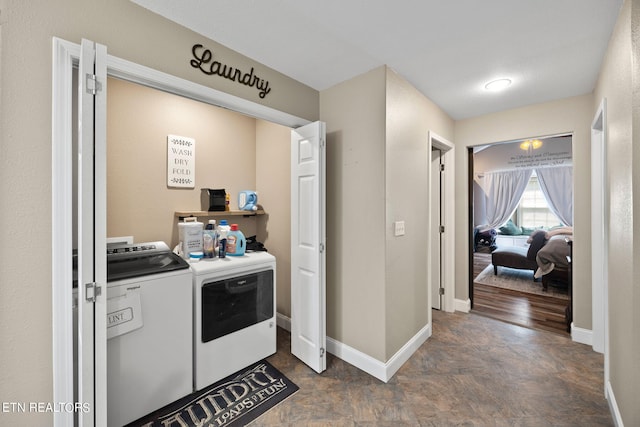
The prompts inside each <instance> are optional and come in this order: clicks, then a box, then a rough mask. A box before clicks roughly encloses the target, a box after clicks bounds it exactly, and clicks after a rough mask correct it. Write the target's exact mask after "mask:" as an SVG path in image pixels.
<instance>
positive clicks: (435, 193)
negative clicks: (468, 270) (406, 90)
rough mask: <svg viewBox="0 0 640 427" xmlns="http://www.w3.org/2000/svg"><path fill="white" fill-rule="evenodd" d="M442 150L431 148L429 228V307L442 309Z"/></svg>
mask: <svg viewBox="0 0 640 427" xmlns="http://www.w3.org/2000/svg"><path fill="white" fill-rule="evenodd" d="M442 165H443V163H442V151H441V150H439V149H437V148H431V187H430V190H431V191H430V193H431V209H430V211H429V212H430V220H429V229H430V230H431V236H432V238H431V240H430V244H431V249H430V254H431V255H430V257H431V259H430V261H431V262H430V263H429V274H430V275H431V308H435V309H436V310H441V309H442V295H443V294H444V292H443V291H444V286H443V284H442V233H441V232H440V230H441V226H442V174H443V171H444V170H443V169H442Z"/></svg>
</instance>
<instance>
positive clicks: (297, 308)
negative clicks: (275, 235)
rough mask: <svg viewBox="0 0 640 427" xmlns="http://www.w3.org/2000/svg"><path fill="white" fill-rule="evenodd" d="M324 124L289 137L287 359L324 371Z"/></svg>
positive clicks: (314, 124)
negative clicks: (289, 308)
mask: <svg viewBox="0 0 640 427" xmlns="http://www.w3.org/2000/svg"><path fill="white" fill-rule="evenodd" d="M325 158H326V157H325V124H324V123H322V122H315V123H311V124H308V125H306V126H302V127H300V128H297V129H294V130H292V131H291V353H292V354H293V355H294V356H296V357H297V358H299V359H300V360H302V361H303V362H304V363H306V364H307V365H309V366H310V367H311V368H312V369H314V370H315V371H316V372H322V371H324V370H325V369H326V355H325V351H326V350H325V349H326V347H327V346H326V342H327V332H326V275H325V259H326V253H325V241H326V231H325Z"/></svg>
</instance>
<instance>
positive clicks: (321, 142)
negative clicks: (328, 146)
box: [320, 138, 325, 147]
mask: <svg viewBox="0 0 640 427" xmlns="http://www.w3.org/2000/svg"><path fill="white" fill-rule="evenodd" d="M324 144H325V140H324V138H321V139H320V147H324Z"/></svg>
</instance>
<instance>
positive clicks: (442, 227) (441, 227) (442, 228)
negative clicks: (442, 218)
mask: <svg viewBox="0 0 640 427" xmlns="http://www.w3.org/2000/svg"><path fill="white" fill-rule="evenodd" d="M440 233H444V225H441V226H440Z"/></svg>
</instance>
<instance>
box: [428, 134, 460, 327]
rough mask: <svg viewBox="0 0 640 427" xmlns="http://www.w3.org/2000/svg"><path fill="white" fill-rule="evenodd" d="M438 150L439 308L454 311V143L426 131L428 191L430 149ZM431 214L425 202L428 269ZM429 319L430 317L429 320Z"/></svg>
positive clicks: (431, 263)
mask: <svg viewBox="0 0 640 427" xmlns="http://www.w3.org/2000/svg"><path fill="white" fill-rule="evenodd" d="M434 148H435V149H438V150H440V151H441V155H440V158H441V159H442V164H444V168H445V169H444V185H443V194H442V196H443V197H442V200H443V205H442V206H441V209H442V211H441V212H442V218H443V221H442V222H443V223H442V225H443V226H444V230H445V232H444V233H442V234H441V236H442V242H441V252H440V254H441V255H440V257H441V258H440V263H441V266H442V270H441V272H442V274H441V276H440V281H441V283H442V285H443V286H442V287H443V288H444V298H442V306H441V307H440V309H441V310H442V311H446V312H450V313H452V312H454V311H455V235H456V230H455V146H454V145H453V143H451V142H450V141H448V140H447V139H445V138H443V137H441V136H440V135H438V134H436V133H435V132H433V131H431V130H430V131H428V135H427V156H428V158H427V163H428V176H429V191H431V189H432V188H433V186H432V183H431V175H432V171H431V161H432V150H433V149H434ZM434 217H435V212H433V204H432V203H429V214H428V221H429V230H428V232H427V244H428V245H429V249H428V252H427V253H428V254H430V255H429V257H428V259H427V268H428V271H429V272H430V271H431V268H433V260H432V259H431V258H432V257H431V241H432V239H434V238H435V237H436V236H434V234H435V233H434V231H433V230H434V228H433V224H432V222H433V218H434ZM427 281H428V288H429V289H428V295H429V298H431V290H432V288H433V286H434V284H433V283H432V278H431V274H430V273H429V275H428V279H427ZM431 306H432V303H431V301H430V302H429V313H431ZM429 322H431V319H429Z"/></svg>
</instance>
